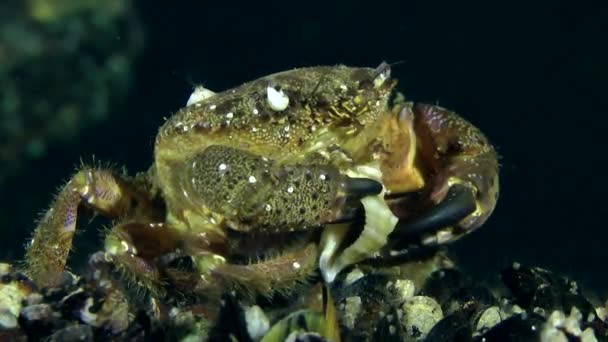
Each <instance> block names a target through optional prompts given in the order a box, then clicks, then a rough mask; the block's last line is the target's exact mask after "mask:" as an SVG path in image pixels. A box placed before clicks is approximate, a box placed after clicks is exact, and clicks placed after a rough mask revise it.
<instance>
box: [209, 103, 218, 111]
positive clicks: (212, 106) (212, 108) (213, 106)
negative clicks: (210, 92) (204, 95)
mask: <svg viewBox="0 0 608 342" xmlns="http://www.w3.org/2000/svg"><path fill="white" fill-rule="evenodd" d="M215 108H217V106H216V105H214V104H212V105H210V106H209V110H214V109H215Z"/></svg>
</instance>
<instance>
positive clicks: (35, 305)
mask: <svg viewBox="0 0 608 342" xmlns="http://www.w3.org/2000/svg"><path fill="white" fill-rule="evenodd" d="M434 265H435V266H436V265H437V264H434ZM427 266H428V265H427ZM427 266H425V267H423V268H424V269H425V271H424V272H421V271H420V269H421V268H418V273H417V274H416V275H415V276H414V277H411V278H408V277H404V276H403V274H408V272H409V271H411V270H412V268H409V269H404V268H403V267H401V268H399V270H398V271H397V272H395V269H392V270H389V271H387V270H383V271H382V272H380V271H377V270H376V269H365V268H361V269H354V270H351V271H350V272H347V273H345V274H344V276H343V277H341V278H339V279H338V280H337V281H336V282H335V283H334V284H333V285H332V286H331V287H330V288H329V290H330V293H332V296H333V299H334V302H335V308H336V309H337V313H338V321H339V326H340V330H341V335H342V340H345V341H360V340H373V341H495V340H501V341H503V340H506V341H539V340H540V341H608V318H607V312H608V305H607V303H603V304H599V303H592V302H591V301H590V300H589V299H588V298H587V297H585V295H584V294H583V293H582V291H581V290H580V289H579V287H578V286H577V284H576V282H575V281H573V280H570V279H567V278H566V277H563V276H560V275H558V274H555V273H553V272H551V271H549V270H546V269H541V268H536V267H529V266H525V265H520V264H518V263H514V264H513V265H511V266H510V267H507V268H505V269H503V270H502V271H501V272H500V276H499V277H498V278H499V279H500V283H498V284H492V285H487V284H483V283H481V282H480V281H478V280H475V279H472V278H471V277H469V276H467V275H466V274H464V273H463V272H462V271H459V270H458V269H456V268H454V267H451V266H449V265H447V264H445V263H444V264H443V265H442V266H447V267H427ZM421 273H424V274H422V275H421ZM107 274H108V272H106V271H104V270H102V269H96V268H92V269H91V270H90V272H88V273H87V274H86V275H83V276H82V277H78V276H74V275H72V274H70V273H66V276H65V279H64V281H63V283H62V285H61V286H58V287H55V288H46V289H39V288H38V287H37V286H36V284H34V283H33V282H32V281H31V280H29V279H28V278H27V277H26V276H24V275H23V274H22V273H20V272H18V271H17V270H15V269H14V268H13V267H12V266H11V265H9V264H0V280H1V281H0V341H28V340H29V341H37V340H46V341H102V340H104V341H105V340H114V341H121V340H122V341H145V340H182V341H201V340H213V341H215V340H219V341H222V340H239V341H256V340H260V339H262V338H263V336H264V335H265V334H266V333H267V332H268V330H269V329H270V327H271V326H272V325H273V324H275V323H276V322H277V321H278V320H280V319H281V318H282V317H285V316H286V315H288V314H289V313H291V312H293V311H295V310H298V309H300V308H302V307H306V306H307V305H308V306H309V305H310V298H311V295H310V294H307V295H304V294H303V293H304V292H311V291H312V288H313V286H312V285H311V286H310V287H309V288H307V289H305V290H302V291H303V292H301V293H299V294H296V295H295V296H296V297H298V298H299V299H294V295H293V294H292V295H291V297H283V298H281V297H280V296H279V297H277V298H272V299H268V298H262V299H259V298H258V299H257V300H254V301H253V302H251V301H249V302H247V303H245V302H244V301H240V300H239V299H238V298H237V295H236V294H235V293H234V292H232V294H230V293H229V294H226V295H225V296H224V297H223V298H222V301H221V309H220V311H219V313H216V314H215V315H214V314H210V313H209V312H207V311H206V310H205V307H204V306H201V305H191V304H190V305H178V304H175V303H177V302H174V303H173V304H167V303H162V304H161V303H160V302H159V301H156V300H151V299H150V298H148V297H147V296H146V294H144V293H140V294H137V293H136V294H133V293H132V291H130V290H125V288H124V287H122V286H121V285H120V284H119V283H117V281H116V280H115V279H113V278H111V277H107V276H106V275H107ZM305 298H306V299H305ZM290 329H291V330H292V333H291V334H289V336H288V339H289V340H291V341H324V339H323V338H322V337H321V336H320V335H319V334H318V333H317V332H314V331H307V330H309V329H308V328H307V326H306V324H304V323H302V324H299V323H298V324H295V325H293V326H290ZM310 330H312V329H310Z"/></svg>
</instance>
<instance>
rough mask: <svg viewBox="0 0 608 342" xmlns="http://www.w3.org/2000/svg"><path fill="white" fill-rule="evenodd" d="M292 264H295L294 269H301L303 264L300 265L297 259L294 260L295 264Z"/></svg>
mask: <svg viewBox="0 0 608 342" xmlns="http://www.w3.org/2000/svg"><path fill="white" fill-rule="evenodd" d="M292 266H293V268H294V269H296V270H299V269H300V267H302V266H301V265H300V263H299V262H297V261H294V262H293V264H292Z"/></svg>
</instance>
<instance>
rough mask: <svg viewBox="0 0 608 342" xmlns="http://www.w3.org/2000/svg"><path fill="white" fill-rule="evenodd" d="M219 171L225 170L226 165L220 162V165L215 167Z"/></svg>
mask: <svg viewBox="0 0 608 342" xmlns="http://www.w3.org/2000/svg"><path fill="white" fill-rule="evenodd" d="M217 169H218V170H220V171H226V170H227V169H228V165H226V164H224V163H221V164H220V166H218V167H217Z"/></svg>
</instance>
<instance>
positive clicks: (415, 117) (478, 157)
mask: <svg viewBox="0 0 608 342" xmlns="http://www.w3.org/2000/svg"><path fill="white" fill-rule="evenodd" d="M399 120H401V121H404V123H403V124H402V125H404V126H409V127H411V129H410V130H411V131H413V132H415V133H414V134H413V135H412V137H411V138H410V139H415V141H414V142H415V148H416V151H413V152H412V153H415V155H416V158H415V162H413V163H412V164H411V165H410V167H411V169H412V170H421V171H420V173H421V174H424V175H425V177H424V178H425V179H424V183H425V184H424V185H423V186H422V187H421V190H420V193H421V194H422V197H423V198H426V199H428V200H427V201H424V200H423V201H422V203H423V204H422V205H420V206H419V207H417V208H415V210H414V211H413V212H410V213H408V214H407V215H405V217H403V218H402V217H400V218H401V219H400V221H399V223H398V224H397V226H396V227H395V229H394V230H393V232H392V233H391V234H390V235H389V244H388V246H387V247H389V248H393V249H399V248H400V247H402V246H403V245H404V244H406V243H407V242H411V241H413V240H415V239H413V238H414V237H416V238H419V241H420V242H421V243H422V244H423V245H438V244H443V243H447V242H451V241H454V240H456V239H458V238H459V237H461V236H463V235H465V234H467V233H468V232H470V231H473V230H474V229H476V228H478V227H479V226H481V225H482V224H483V223H484V222H485V221H486V220H487V218H488V217H489V216H490V214H491V213H492V212H493V210H494V207H495V206H496V201H497V198H498V160H497V154H496V152H495V150H494V148H493V147H492V145H491V144H490V143H489V141H488V140H487V139H486V137H485V136H484V135H483V134H482V133H481V132H480V131H479V130H478V129H477V128H476V127H474V126H473V125H472V124H470V123H469V122H467V121H465V120H464V119H463V118H461V117H460V116H458V115H456V114H455V113H453V112H451V111H448V110H446V109H444V108H441V107H439V106H432V105H426V104H417V105H415V106H412V105H410V104H405V105H404V106H403V107H402V108H401V113H400V114H399ZM410 173H412V172H411V171H410ZM395 202H397V204H395V205H394V206H403V203H398V201H395ZM425 202H426V203H425ZM417 203H419V202H417ZM397 211H398V209H397Z"/></svg>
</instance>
